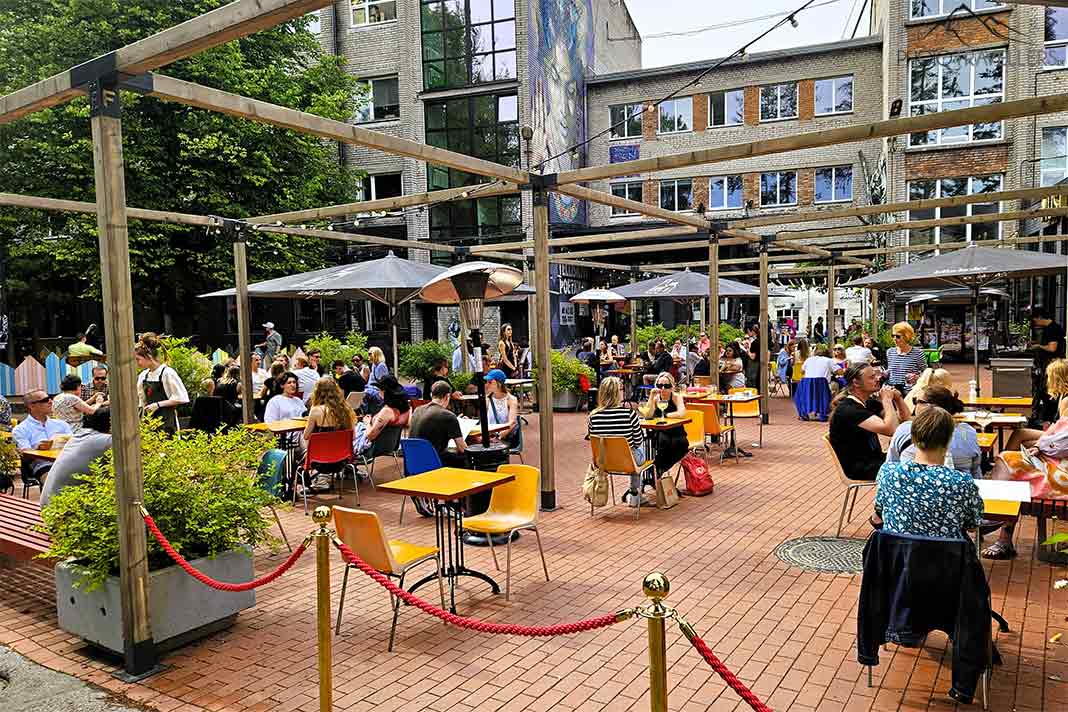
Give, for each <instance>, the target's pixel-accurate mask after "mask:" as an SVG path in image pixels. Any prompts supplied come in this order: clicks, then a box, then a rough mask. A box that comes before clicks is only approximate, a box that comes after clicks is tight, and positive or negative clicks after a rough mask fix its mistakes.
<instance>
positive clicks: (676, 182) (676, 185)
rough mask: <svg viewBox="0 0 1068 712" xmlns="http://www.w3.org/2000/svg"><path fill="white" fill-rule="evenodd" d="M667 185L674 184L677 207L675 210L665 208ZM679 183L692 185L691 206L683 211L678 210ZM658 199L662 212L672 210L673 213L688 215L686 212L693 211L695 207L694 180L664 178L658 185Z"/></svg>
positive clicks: (657, 202)
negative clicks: (665, 187) (664, 196)
mask: <svg viewBox="0 0 1068 712" xmlns="http://www.w3.org/2000/svg"><path fill="white" fill-rule="evenodd" d="M665 183H672V184H673V193H674V195H675V207H674V208H667V207H664V200H663V195H664V184H665ZM679 183H689V184H690V205H689V207H686V208H682V209H681V210H680V209H679V208H678V205H679ZM656 198H657V200H656V204H657V205H658V206H659V207H660V209H661V210H671V211H673V212H676V213H686V212H690V211H692V210H693V207H694V206H693V178H662V179H660V180H659V181H658V182H657V184H656Z"/></svg>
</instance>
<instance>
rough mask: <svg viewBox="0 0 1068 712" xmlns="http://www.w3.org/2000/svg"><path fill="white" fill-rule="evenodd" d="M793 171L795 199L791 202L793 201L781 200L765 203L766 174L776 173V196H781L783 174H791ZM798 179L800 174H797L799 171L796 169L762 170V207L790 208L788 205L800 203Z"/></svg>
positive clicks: (792, 205)
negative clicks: (782, 201)
mask: <svg viewBox="0 0 1068 712" xmlns="http://www.w3.org/2000/svg"><path fill="white" fill-rule="evenodd" d="M791 173H792V174H793V176H794V199H793V202H791V203H781V202H776V203H765V202H764V176H766V175H774V176H776V178H775V195H776V198H780V197H781V194H782V176H783V175H784V174H791ZM797 179H798V176H797V171H796V170H792V171H791V170H787V171H761V172H760V207H762V208H788V207H794V206H796V205H797V204H798V201H799V200H800V195H799V193H800V190H799V186H798V183H797Z"/></svg>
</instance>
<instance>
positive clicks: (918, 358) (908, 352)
mask: <svg viewBox="0 0 1068 712" xmlns="http://www.w3.org/2000/svg"><path fill="white" fill-rule="evenodd" d="M891 333H893V335H894V345H893V346H892V347H891V348H890V350H889V351H887V352H886V369H887V377H886V382H887V383H888V384H889V385H891V386H893V387H894V388H896V389H897V390H898V391H899V392H900V393H901V395H907V394H908V392H909V390H910V389H911V388H912V385H913V384H914V383H916V379H918V378H919V377H920V374H921V373H923V372H924V370H925V369H926V368H927V359H926V358H924V356H923V351H921V350H920V349H918V348H916V347H915V346H913V345H912V340H913V339H915V338H916V330H915V329H913V328H912V325H911V324H909V323H908V322H907V321H899V322H898V323H896V324H894V326H893V327H892V328H891Z"/></svg>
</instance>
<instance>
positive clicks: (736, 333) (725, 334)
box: [719, 321, 745, 344]
mask: <svg viewBox="0 0 1068 712" xmlns="http://www.w3.org/2000/svg"><path fill="white" fill-rule="evenodd" d="M743 336H745V332H744V331H742V330H741V329H739V328H737V327H734V326H731V325H730V324H728V323H726V322H723V321H721V322H720V323H719V343H721V344H726V343H729V342H731V341H734V340H735V339H740V338H742V337H743Z"/></svg>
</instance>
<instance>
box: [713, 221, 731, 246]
mask: <svg viewBox="0 0 1068 712" xmlns="http://www.w3.org/2000/svg"><path fill="white" fill-rule="evenodd" d="M726 229H727V221H726V220H709V221H708V237H709V239H710V240H711V239H715V241H716V242H719V234H720V233H721V232H723V231H724V230H726Z"/></svg>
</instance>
